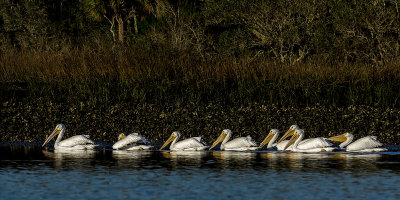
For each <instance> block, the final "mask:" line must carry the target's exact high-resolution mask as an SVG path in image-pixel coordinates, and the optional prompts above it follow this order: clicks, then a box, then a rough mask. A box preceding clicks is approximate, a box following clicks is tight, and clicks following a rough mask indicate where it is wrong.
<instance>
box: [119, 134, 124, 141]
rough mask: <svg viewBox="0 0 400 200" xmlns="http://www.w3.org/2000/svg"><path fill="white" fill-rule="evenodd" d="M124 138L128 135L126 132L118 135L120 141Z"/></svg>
mask: <svg viewBox="0 0 400 200" xmlns="http://www.w3.org/2000/svg"><path fill="white" fill-rule="evenodd" d="M124 138H126V135H125V134H124V133H121V134H119V135H118V141H120V140H122V139H124Z"/></svg>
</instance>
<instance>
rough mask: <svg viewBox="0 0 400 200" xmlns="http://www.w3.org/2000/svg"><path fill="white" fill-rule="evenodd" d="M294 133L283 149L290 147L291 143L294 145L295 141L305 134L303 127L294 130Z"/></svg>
mask: <svg viewBox="0 0 400 200" xmlns="http://www.w3.org/2000/svg"><path fill="white" fill-rule="evenodd" d="M293 132H294V133H293V135H292V137H291V138H290V140H289V142H288V143H287V144H286V146H285V148H283V150H284V151H285V150H286V149H287V148H288V147H290V145H292V144H293V143H295V142H296V141H297V139H298V138H299V137H300V136H301V135H303V134H304V131H303V129H296V130H294V131H293Z"/></svg>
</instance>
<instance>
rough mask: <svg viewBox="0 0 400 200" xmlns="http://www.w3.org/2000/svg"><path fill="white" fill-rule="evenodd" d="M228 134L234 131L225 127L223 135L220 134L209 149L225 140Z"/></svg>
mask: <svg viewBox="0 0 400 200" xmlns="http://www.w3.org/2000/svg"><path fill="white" fill-rule="evenodd" d="M228 135H229V136H230V135H232V131H231V130H230V129H224V130H223V131H222V133H221V135H219V137H218V138H217V140H215V142H214V143H213V144H212V145H211V147H210V149H208V150H211V149H213V148H214V147H215V146H216V145H217V144H219V143H221V142H222V141H224V140H225V138H226V137H227V136H228Z"/></svg>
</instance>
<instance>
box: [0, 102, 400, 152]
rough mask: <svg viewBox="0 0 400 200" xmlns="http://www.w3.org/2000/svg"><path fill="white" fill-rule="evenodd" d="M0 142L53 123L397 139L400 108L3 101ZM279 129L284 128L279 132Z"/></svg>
mask: <svg viewBox="0 0 400 200" xmlns="http://www.w3.org/2000/svg"><path fill="white" fill-rule="evenodd" d="M1 113H2V119H1V122H0V123H1V124H0V141H2V142H40V141H44V139H45V138H46V136H47V135H49V134H50V133H51V131H52V130H53V129H54V127H55V125H56V124H57V123H64V124H65V125H66V127H67V130H66V137H71V136H73V135H76V134H89V135H90V136H91V137H92V138H93V139H94V140H96V141H103V142H115V141H116V139H117V136H118V134H119V133H121V132H124V133H131V132H138V133H140V134H142V135H144V136H145V137H146V138H148V139H149V140H150V141H152V142H163V141H165V140H166V139H167V138H168V136H169V135H170V134H171V132H172V131H174V130H179V131H181V133H182V135H183V137H184V138H187V137H193V136H202V138H203V139H204V140H205V141H207V142H208V143H211V142H212V141H213V140H215V139H216V137H217V136H218V135H219V133H220V132H221V131H222V129H224V128H229V129H231V130H232V131H233V133H234V137H238V136H246V135H251V136H252V137H253V138H254V139H255V140H256V141H257V142H260V141H261V140H262V139H263V138H264V137H265V136H266V135H267V134H268V132H269V130H270V129H272V128H278V129H279V130H281V132H284V131H286V130H287V129H288V128H289V126H290V125H292V124H298V125H299V126H300V127H302V128H303V129H304V130H305V132H306V134H307V137H319V136H324V137H328V136H333V135H337V134H341V133H344V132H352V133H353V134H355V136H356V138H359V137H361V136H365V135H376V136H378V139H379V140H380V141H381V142H383V143H384V144H399V141H400V109H391V108H380V107H372V106H347V107H335V106H323V105H313V106H306V107H283V106H275V105H265V104H259V103H249V104H237V105H224V104H219V103H208V104H180V105H177V104H174V105H171V104H135V103H117V104H110V105H90V104H87V103H85V102H79V103H76V104H66V103H55V102H51V101H41V100H33V101H25V102H22V101H21V102H16V101H10V102H2V107H1ZM282 134H283V133H282Z"/></svg>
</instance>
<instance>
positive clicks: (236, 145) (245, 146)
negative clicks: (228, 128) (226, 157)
mask: <svg viewBox="0 0 400 200" xmlns="http://www.w3.org/2000/svg"><path fill="white" fill-rule="evenodd" d="M257 149H258V147H257V143H256V142H255V141H254V140H253V139H252V138H251V136H247V137H239V138H235V139H233V140H231V141H228V142H226V143H225V144H221V150H232V151H248V150H257Z"/></svg>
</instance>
